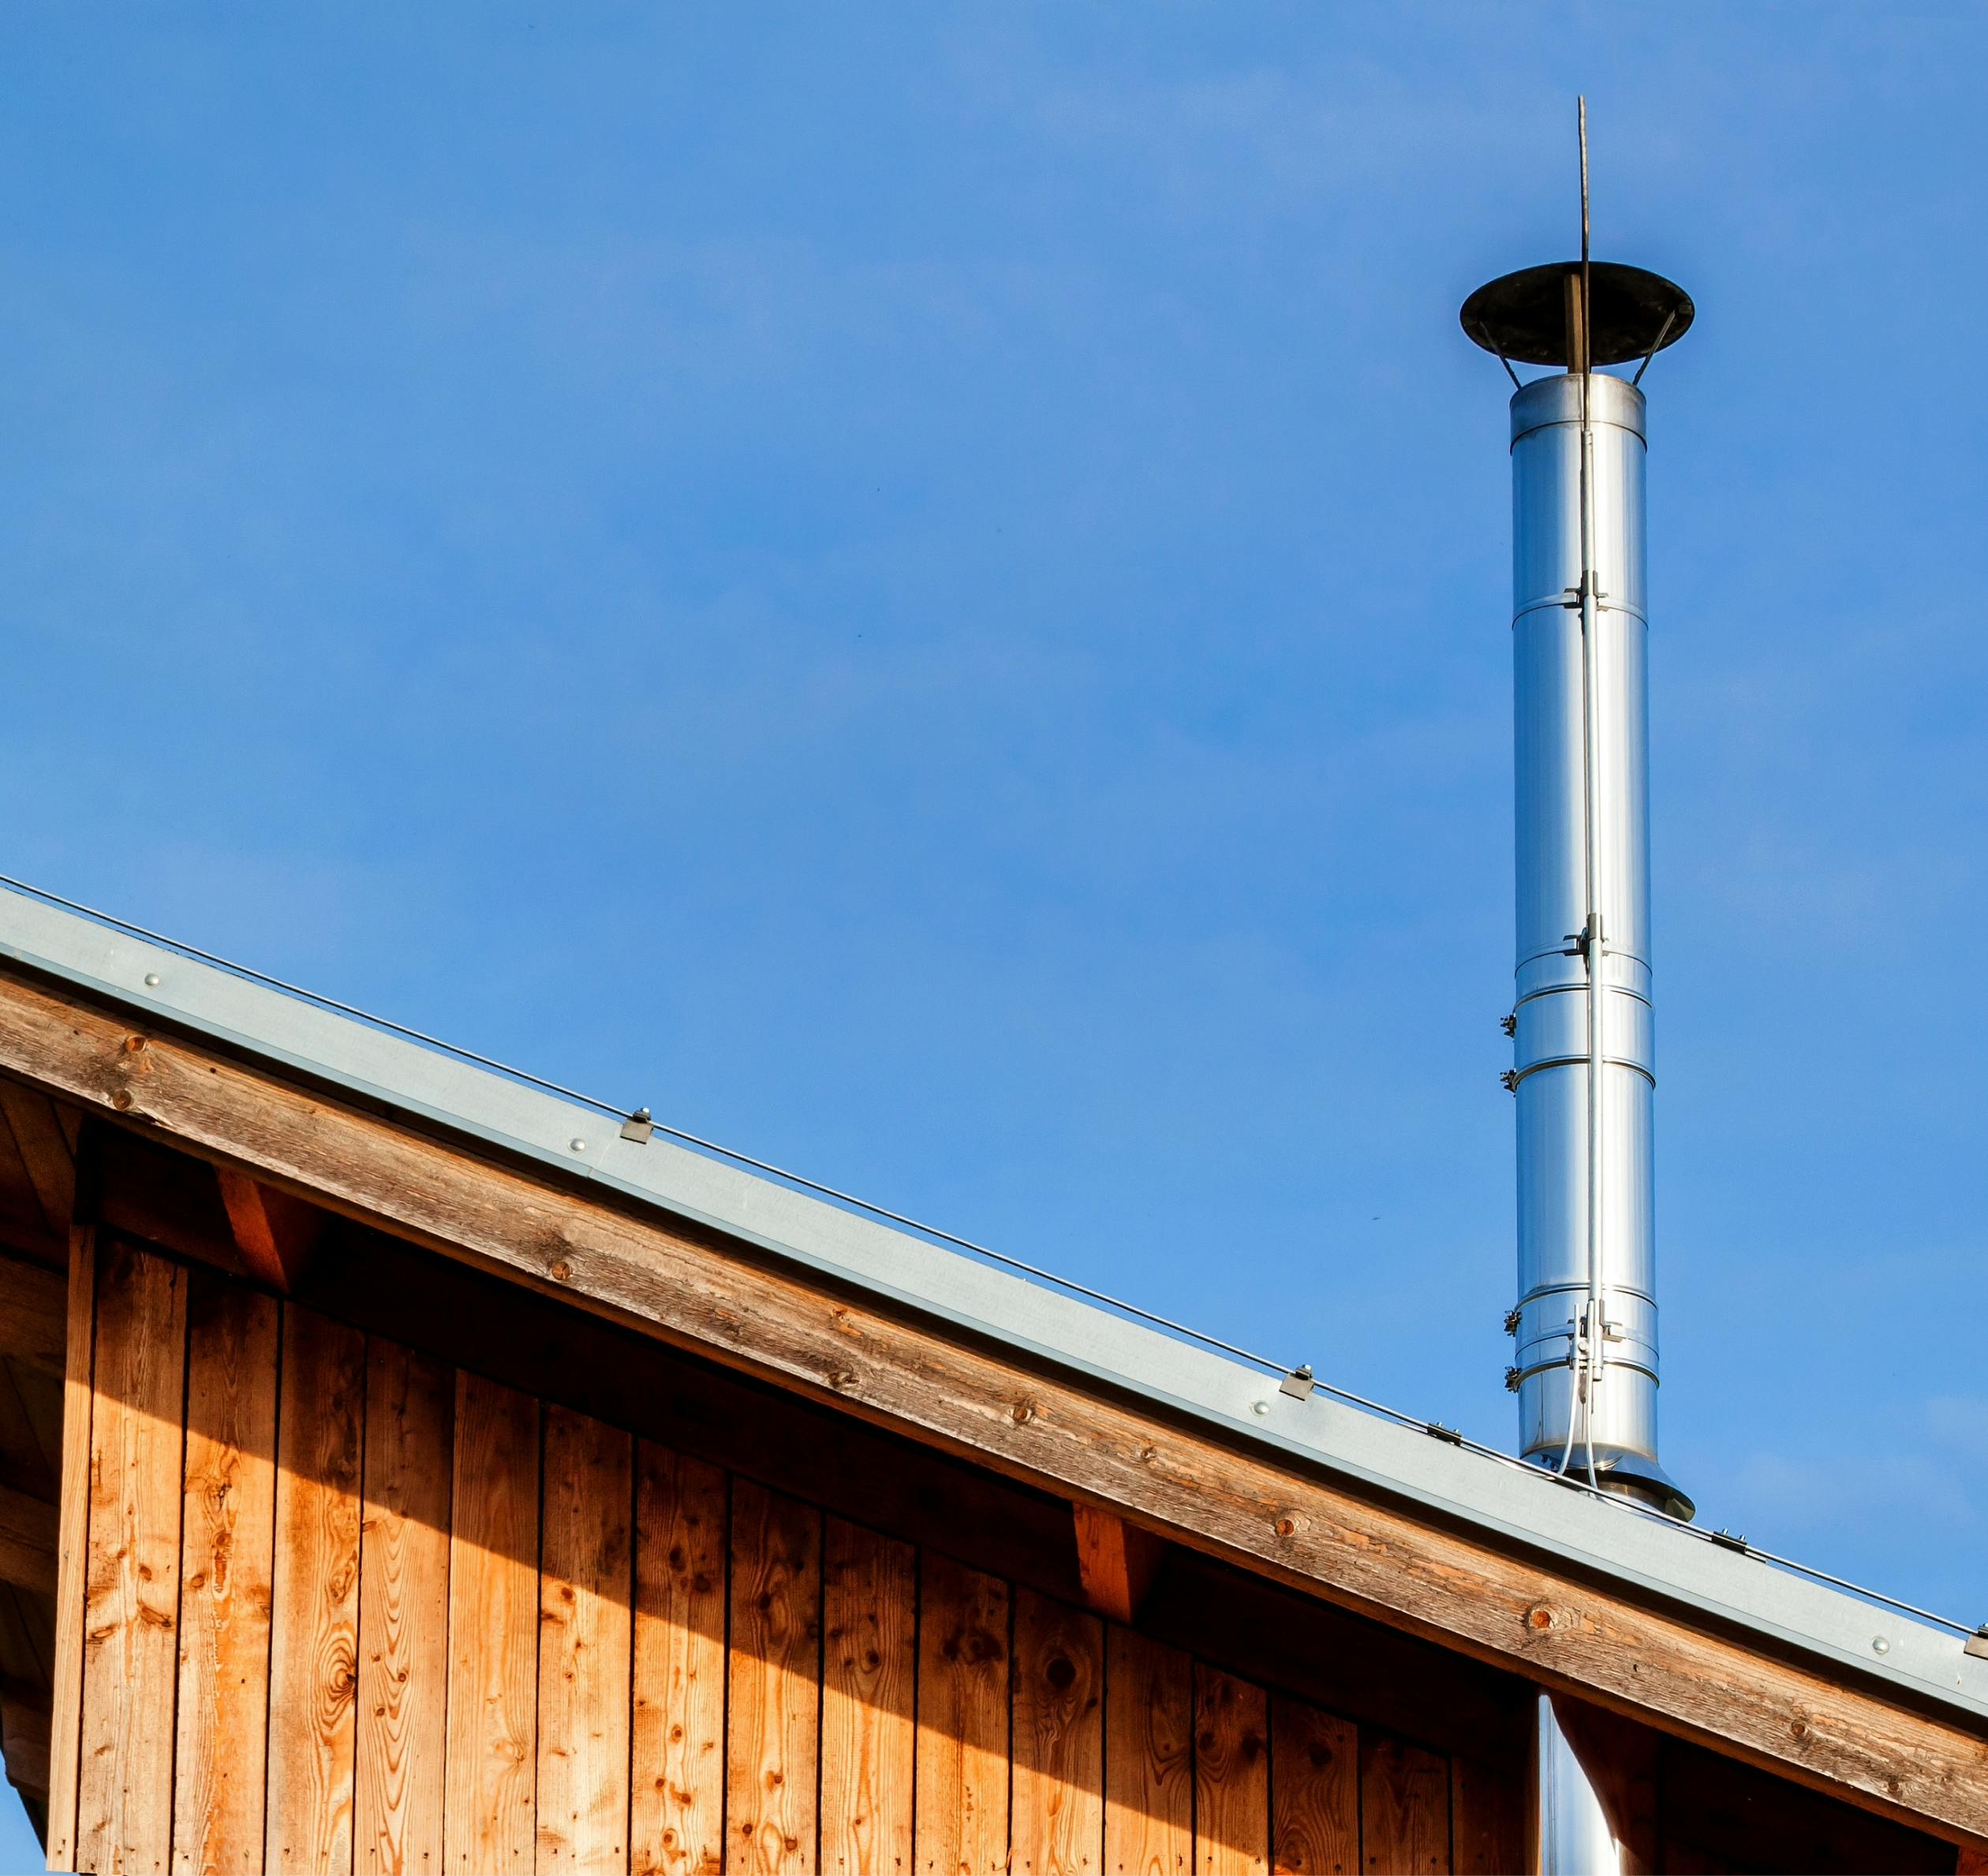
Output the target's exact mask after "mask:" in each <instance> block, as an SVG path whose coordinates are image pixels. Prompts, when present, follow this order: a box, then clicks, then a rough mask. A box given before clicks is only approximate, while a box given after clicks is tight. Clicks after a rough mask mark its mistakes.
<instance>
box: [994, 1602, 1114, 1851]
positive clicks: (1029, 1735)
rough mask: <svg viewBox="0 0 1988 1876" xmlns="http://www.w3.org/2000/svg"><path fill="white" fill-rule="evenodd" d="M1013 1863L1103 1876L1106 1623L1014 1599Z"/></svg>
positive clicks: (1073, 1611) (1066, 1608) (1060, 1605)
mask: <svg viewBox="0 0 1988 1876" xmlns="http://www.w3.org/2000/svg"><path fill="white" fill-rule="evenodd" d="M1014 1756H1015V1765H1014V1774H1013V1781H1012V1784H1011V1792H1010V1798H1009V1805H1010V1811H1011V1818H1010V1826H1009V1834H1010V1837H1011V1843H1012V1851H1011V1867H1012V1868H1013V1869H1014V1870H1015V1871H1016V1872H1017V1876H1097V1873H1098V1871H1099V1870H1100V1868H1101V1867H1102V1866H1103V1863H1104V1624H1103V1623H1102V1622H1100V1620H1098V1619H1097V1616H1093V1615H1089V1614H1086V1613H1085V1612H1084V1611H1082V1610H1081V1609H1071V1607H1070V1606H1069V1605H1067V1604H1066V1603H1061V1602H1057V1601H1052V1599H1051V1598H1048V1597H1047V1596H1039V1595H1037V1594H1036V1592H1035V1591H1034V1590H1017V1591H1015V1725H1014Z"/></svg>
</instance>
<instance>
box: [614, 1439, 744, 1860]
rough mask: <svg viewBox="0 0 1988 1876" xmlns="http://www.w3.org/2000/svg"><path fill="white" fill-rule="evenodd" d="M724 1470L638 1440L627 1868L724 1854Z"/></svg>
mask: <svg viewBox="0 0 1988 1876" xmlns="http://www.w3.org/2000/svg"><path fill="white" fill-rule="evenodd" d="M725 1504H726V1479H725V1475H724V1474H723V1472H721V1471H719V1469H718V1468H717V1467H716V1466H708V1465H706V1464H705V1463H704V1462H703V1461H702V1460H700V1459H691V1458H689V1457H688V1456H686V1455H683V1454H681V1453H675V1452H671V1451H670V1449H669V1448H667V1447H666V1446H659V1445H657V1444H656V1443H655V1442H654V1441H652V1440H645V1441H642V1443H641V1447H640V1448H639V1449H638V1453H637V1460H636V1467H635V1530H636V1545H635V1681H634V1688H635V1719H634V1732H633V1740H632V1742H631V1743H632V1752H633V1769H634V1776H633V1792H632V1794H631V1798H630V1813H629V1814H630V1848H631V1852H632V1856H631V1862H632V1867H633V1870H634V1873H635V1876H716V1872H717V1871H718V1870H721V1869H723V1867H724V1860H725V1556H726V1522H725Z"/></svg>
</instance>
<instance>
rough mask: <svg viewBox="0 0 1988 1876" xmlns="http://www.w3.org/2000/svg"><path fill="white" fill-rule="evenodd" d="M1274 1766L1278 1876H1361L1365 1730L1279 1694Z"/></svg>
mask: <svg viewBox="0 0 1988 1876" xmlns="http://www.w3.org/2000/svg"><path fill="white" fill-rule="evenodd" d="M1270 1767H1271V1773H1270V1778H1271V1795H1272V1803H1271V1832H1270V1837H1271V1855H1272V1862H1273V1863H1274V1865H1275V1867H1276V1870H1277V1872H1278V1876H1356V1872H1357V1871H1358V1869H1359V1867H1360V1739H1359V1732H1358V1728H1355V1726H1354V1725H1353V1724H1352V1722H1351V1721H1349V1720H1342V1719H1341V1718H1340V1717H1339V1716H1338V1715H1337V1714H1336V1713H1323V1712H1321V1711H1320V1710H1319V1709H1318V1708H1317V1707H1315V1706H1306V1704H1305V1703H1304V1702H1302V1701H1299V1700H1290V1699H1287V1698H1284V1696H1283V1695H1272V1697H1271V1701H1270ZM1518 1867H1519V1866H1518V1865H1517V1864H1516V1863H1514V1864H1513V1865H1512V1869H1513V1870H1516V1869H1517V1868H1518Z"/></svg>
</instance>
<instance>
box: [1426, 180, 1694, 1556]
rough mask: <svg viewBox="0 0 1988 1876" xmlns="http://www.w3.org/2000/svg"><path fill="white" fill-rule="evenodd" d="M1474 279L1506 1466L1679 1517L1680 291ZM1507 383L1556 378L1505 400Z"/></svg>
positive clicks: (1650, 283)
mask: <svg viewBox="0 0 1988 1876" xmlns="http://www.w3.org/2000/svg"><path fill="white" fill-rule="evenodd" d="M1586 221H1587V216H1586V158H1585V140H1583V190H1582V248H1583V255H1582V258H1581V260H1579V261H1568V262H1564V263H1556V264H1552V265H1549V266H1545V267H1531V268H1528V269H1527V270H1526V271H1523V272H1522V273H1517V274H1511V275H1506V276H1505V277H1504V278H1501V279H1498V280H1494V281H1493V282H1491V283H1490V284H1489V286H1483V287H1481V288H1479V289H1478V291H1477V292H1476V293H1473V294H1472V295H1471V296H1470V298H1469V300H1468V301H1466V302H1465V303H1464V306H1463V328H1464V330H1465V331H1466V332H1467V334H1469V335H1470V338H1472V339H1473V340H1474V342H1476V343H1477V344H1478V345H1479V346H1482V347H1483V348H1484V349H1485V350H1487V351H1489V352H1493V353H1496V354H1497V357H1499V359H1500V361H1501V362H1502V363H1503V364H1504V366H1505V368H1506V370H1507V372H1509V373H1510V374H1511V376H1512V381H1513V383H1514V384H1515V386H1516V387H1517V388H1516V390H1515V392H1514V394H1513V396H1512V545H1513V553H1512V568H1513V581H1512V671H1513V695H1514V702H1515V742H1516V750H1515V753H1516V758H1517V760H1516V774H1517V793H1516V809H1517V852H1516V884H1517V915H1518V916H1517V926H1518V932H1517V936H1518V945H1517V973H1516V975H1517V985H1516V998H1515V1004H1514V1008H1513V1014H1512V1018H1511V1020H1510V1021H1509V1022H1508V1028H1509V1029H1510V1030H1512V1035H1513V1041H1514V1045H1515V1056H1514V1060H1513V1064H1512V1072H1511V1074H1509V1075H1508V1077H1507V1080H1508V1083H1509V1084H1510V1086H1512V1089H1513V1091H1514V1093H1515V1095H1516V1097H1517V1103H1518V1135H1519V1139H1518V1149H1519V1152H1518V1158H1519V1168H1518V1170H1519V1182H1518V1183H1519V1221H1518V1222H1519V1298H1518V1302H1517V1306H1516V1307H1515V1309H1514V1310H1512V1314H1511V1316H1510V1317H1508V1327H1509V1329H1511V1331H1512V1334H1513V1337H1514V1342H1515V1352H1514V1358H1513V1362H1512V1367H1511V1369H1510V1370H1509V1372H1508V1381H1509V1383H1510V1385H1512V1387H1513V1388H1515V1390H1516V1392H1517V1393H1518V1396H1519V1439H1520V1446H1521V1450H1522V1451H1523V1452H1524V1454H1525V1456H1526V1457H1527V1458H1528V1459H1532V1460H1534V1461H1535V1462H1537V1463H1539V1464H1540V1465H1542V1466H1545V1467H1549V1468H1551V1469H1552V1470H1553V1471H1556V1472H1563V1473H1571V1474H1574V1475H1575V1476H1577V1477H1579V1478H1584V1479H1587V1480H1590V1482H1593V1483H1594V1484H1596V1485H1599V1486H1601V1488H1602V1489H1607V1490H1616V1491H1621V1492H1625V1493H1632V1494H1634V1495H1635V1496H1636V1497H1640V1498H1642V1499H1643V1500H1646V1501H1647V1502H1650V1503H1653V1504H1657V1505H1659V1506H1661V1507H1662V1508H1665V1509H1666V1510H1668V1511H1670V1512H1674V1513H1676V1515H1680V1516H1684V1517H1688V1516H1690V1515H1691V1512H1692V1506H1691V1501H1690V1500H1689V1499H1688V1498H1687V1497H1686V1496H1685V1495H1684V1493H1683V1492H1682V1491H1680V1489H1678V1487H1677V1486H1676V1485H1675V1484H1674V1483H1673V1482H1672V1481H1671V1479H1670V1478H1669V1477H1668V1476H1667V1475H1666V1474H1665V1471H1664V1470H1663V1467H1661V1465H1660V1464H1659V1463H1658V1462H1657V1381H1658V1363H1657V1285H1656V1261H1655V1242H1654V1238H1655V1206H1654V1190H1653V1183H1652V1140H1653V1113H1652V1104H1653V1099H1654V1093H1655V1088H1656V1061H1655V1053H1654V1041H1653V1037H1654V1023H1653V1019H1652V1018H1653V1009H1654V996H1653V991H1652V977H1651V950H1650V802H1649V735H1648V728H1647V712H1646V673H1647V663H1648V648H1647V641H1648V636H1649V618H1650V613H1649V603H1648V597H1647V593H1646V585H1645V577H1644V513H1643V473H1644V460H1645V454H1646V447H1647V435H1648V432H1647V428H1646V405H1645V402H1644V398H1643V394H1642V391H1640V390H1639V388H1638V387H1637V383H1636V380H1637V379H1640V378H1641V377H1642V368H1640V367H1639V368H1638V369H1637V371H1636V372H1635V377H1634V378H1628V377H1621V376H1613V375H1611V374H1610V373H1609V372H1606V371H1605V370H1603V369H1601V368H1602V367H1604V366H1608V365H1613V364H1631V363H1634V362H1635V361H1642V365H1645V366H1646V365H1647V364H1648V363H1649V361H1650V359H1651V358H1652V357H1654V355H1655V354H1656V353H1657V352H1658V351H1660V350H1661V349H1663V348H1665V346H1669V345H1672V344H1674V343H1676V341H1677V339H1678V338H1680V337H1682V336H1683V332H1684V331H1685V329H1686V328H1687V327H1688V326H1689V325H1690V324H1691V318H1692V311H1693V309H1692V306H1691V301H1690V300H1689V299H1688V298H1687V297H1686V295H1685V294H1684V293H1683V291H1682V290H1680V289H1679V288H1677V287H1676V286H1673V285H1672V284H1671V282H1669V281H1667V280H1664V279H1661V278H1659V277H1658V276H1657V275H1654V274H1650V273H1646V272H1644V271H1642V270H1641V269H1640V268H1635V267H1622V266H1618V265H1613V264H1610V263H1596V262H1591V261H1590V260H1589V258H1588V256H1587V254H1586V247H1587V238H1586V237H1587V228H1586ZM1519 364H1531V365H1545V366H1552V367H1558V368H1559V369H1558V370H1557V371H1556V372H1554V373H1553V375H1550V376H1545V377H1540V378H1536V379H1533V380H1532V381H1531V382H1530V383H1522V382H1521V381H1520V380H1519V374H1518V372H1516V371H1515V369H1514V367H1515V365H1519Z"/></svg>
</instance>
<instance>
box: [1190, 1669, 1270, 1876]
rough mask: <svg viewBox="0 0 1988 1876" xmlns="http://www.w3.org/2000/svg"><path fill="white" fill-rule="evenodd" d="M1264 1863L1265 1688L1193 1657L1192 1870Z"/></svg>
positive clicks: (1253, 1873)
mask: <svg viewBox="0 0 1988 1876" xmlns="http://www.w3.org/2000/svg"><path fill="white" fill-rule="evenodd" d="M1269 1867H1270V1713H1269V1698H1268V1696H1267V1695H1265V1692H1264V1691H1263V1689H1262V1688H1261V1687H1257V1686H1255V1685H1254V1684H1251V1683H1250V1682H1249V1681H1246V1680H1238V1679H1237V1678H1236V1677H1235V1676H1234V1675H1233V1674H1224V1673H1223V1672H1222V1671H1221V1670H1220V1669H1219V1668H1211V1667H1210V1666H1209V1665H1208V1664H1207V1663H1206V1662H1205V1661H1197V1662H1195V1664H1194V1870H1195V1873H1196V1876H1261V1872H1263V1871H1265V1870H1268V1869H1269Z"/></svg>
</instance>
